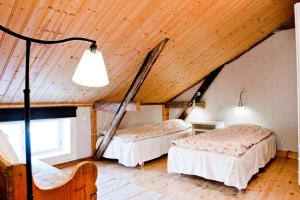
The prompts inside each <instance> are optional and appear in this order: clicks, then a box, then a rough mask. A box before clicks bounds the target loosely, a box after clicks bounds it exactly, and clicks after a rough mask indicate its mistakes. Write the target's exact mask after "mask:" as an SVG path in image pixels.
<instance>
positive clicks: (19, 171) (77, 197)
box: [0, 155, 97, 200]
mask: <svg viewBox="0 0 300 200" xmlns="http://www.w3.org/2000/svg"><path fill="white" fill-rule="evenodd" d="M96 178H97V167H96V166H95V164H94V163H93V162H81V163H79V164H78V165H76V167H75V168H74V169H73V172H72V174H71V175H70V177H69V179H67V180H66V181H65V182H64V183H63V184H61V185H58V186H55V187H52V188H48V189H42V188H39V187H38V186H37V185H36V184H35V183H34V181H33V193H34V199H38V200H53V199H57V200H96V199H97V187H96V185H95V182H96ZM26 198H27V192H26V166H25V164H15V165H10V164H9V162H8V161H7V160H5V159H4V158H3V157H1V155H0V199H1V200H23V199H24V200H26Z"/></svg>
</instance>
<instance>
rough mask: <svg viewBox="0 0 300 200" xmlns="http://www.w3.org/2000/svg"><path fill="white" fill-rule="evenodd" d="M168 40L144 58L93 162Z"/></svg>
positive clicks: (112, 133) (115, 128)
mask: <svg viewBox="0 0 300 200" xmlns="http://www.w3.org/2000/svg"><path fill="white" fill-rule="evenodd" d="M168 40H169V39H168V38H165V39H164V40H162V41H161V42H160V43H159V44H158V45H157V46H156V47H155V48H154V49H152V50H151V51H150V52H149V53H148V54H147V56H146V58H145V61H144V63H143V64H142V66H141V68H140V70H139V71H138V73H137V75H136V76H135V78H134V80H133V82H132V83H131V86H130V87H129V89H128V91H127V93H126V95H125V97H124V98H123V101H122V102H121V104H120V106H119V108H118V110H117V112H116V114H115V116H114V118H113V120H112V121H111V123H110V126H109V128H108V130H107V132H106V134H105V136H104V138H103V140H102V142H101V144H100V145H99V147H98V149H97V151H96V153H95V157H94V159H95V160H99V159H100V158H101V156H102V154H103V153H104V151H105V149H106V148H107V146H108V144H109V142H110V140H111V139H112V137H113V135H114V134H115V132H116V130H117V128H118V126H119V124H120V122H121V120H122V118H123V117H124V115H125V113H126V107H127V105H128V104H129V102H130V101H132V100H133V98H134V97H135V95H136V94H137V92H138V90H139V88H140V87H141V86H142V84H143V82H144V80H145V79H146V77H147V75H148V73H149V71H150V69H151V67H152V66H153V64H154V63H155V61H156V60H157V58H158V56H159V55H160V53H161V52H162V50H163V48H164V47H165V45H166V43H167V42H168Z"/></svg>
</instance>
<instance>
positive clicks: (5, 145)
mask: <svg viewBox="0 0 300 200" xmlns="http://www.w3.org/2000/svg"><path fill="white" fill-rule="evenodd" d="M0 157H2V158H4V159H5V160H6V161H8V162H9V164H11V165H13V164H17V163H19V162H20V160H19V158H18V156H17V154H16V152H15V150H14V148H13V147H12V146H11V144H10V142H9V141H8V138H7V136H6V135H5V134H4V133H3V132H2V131H1V130H0Z"/></svg>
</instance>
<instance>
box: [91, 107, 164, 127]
mask: <svg viewBox="0 0 300 200" xmlns="http://www.w3.org/2000/svg"><path fill="white" fill-rule="evenodd" d="M113 117H114V113H108V112H100V111H98V112H97V131H98V132H99V131H101V130H106V129H108V127H109V125H110V122H111V120H112V118H113ZM160 122H162V106H161V105H145V106H141V110H140V111H139V112H126V114H125V116H124V118H123V119H122V121H121V124H120V126H119V128H125V127H129V126H137V125H144V124H156V123H160Z"/></svg>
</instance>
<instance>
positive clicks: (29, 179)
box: [0, 25, 97, 200]
mask: <svg viewBox="0 0 300 200" xmlns="http://www.w3.org/2000/svg"><path fill="white" fill-rule="evenodd" d="M0 30H1V31H3V32H5V33H7V34H9V35H11V36H14V37H16V38H19V39H21V40H24V41H26V61H25V89H24V91H23V92H24V122H25V149H26V185H27V200H33V199H34V196H33V190H32V166H31V146H30V83H29V81H30V77H29V75H30V46H31V43H38V44H58V43H64V42H69V41H75V40H77V41H85V42H89V43H91V50H92V51H95V49H96V48H97V45H96V41H95V40H91V39H87V38H82V37H71V38H66V39H62V40H39V39H34V38H30V37H26V36H23V35H20V34H18V33H16V32H13V31H11V30H9V29H7V28H6V27H4V26H2V25H0Z"/></svg>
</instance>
